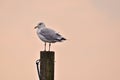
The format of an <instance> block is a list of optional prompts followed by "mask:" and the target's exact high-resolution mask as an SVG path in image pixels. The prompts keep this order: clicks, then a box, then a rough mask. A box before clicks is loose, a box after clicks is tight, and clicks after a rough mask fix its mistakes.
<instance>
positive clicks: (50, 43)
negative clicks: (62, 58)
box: [49, 43, 51, 51]
mask: <svg viewBox="0 0 120 80" xmlns="http://www.w3.org/2000/svg"><path fill="white" fill-rule="evenodd" d="M50 47H51V43H49V51H50Z"/></svg>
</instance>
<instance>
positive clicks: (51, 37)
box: [35, 22, 66, 51]
mask: <svg viewBox="0 0 120 80" xmlns="http://www.w3.org/2000/svg"><path fill="white" fill-rule="evenodd" d="M36 28H37V35H38V37H39V38H40V39H41V40H42V41H43V42H45V49H44V50H45V51H46V43H49V51H50V46H51V43H55V42H61V41H63V40H66V39H65V38H64V37H62V36H61V35H60V34H59V33H57V32H55V31H54V30H52V29H49V28H47V27H46V26H45V24H44V23H42V22H41V23H39V24H38V25H37V26H36V27H35V29H36Z"/></svg>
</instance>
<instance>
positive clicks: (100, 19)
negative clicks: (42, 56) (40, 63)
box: [0, 0, 120, 80]
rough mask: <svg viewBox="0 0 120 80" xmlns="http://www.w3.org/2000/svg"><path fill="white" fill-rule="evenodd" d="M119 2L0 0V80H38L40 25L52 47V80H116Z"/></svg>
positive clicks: (119, 59) (119, 64) (119, 56)
mask: <svg viewBox="0 0 120 80" xmlns="http://www.w3.org/2000/svg"><path fill="white" fill-rule="evenodd" d="M119 3H120V0H0V36H1V38H0V80H38V76H37V70H36V65H35V60H36V59H39V53H40V51H42V50H43V48H44V45H43V42H41V41H40V40H39V38H38V37H37V35H36V30H34V26H36V25H37V24H38V23H39V22H44V23H45V24H46V26H48V27H49V28H52V29H54V30H56V31H58V32H59V33H60V34H62V35H63V36H64V37H65V38H67V41H65V42H62V43H55V44H53V45H52V48H51V50H53V51H55V53H56V54H55V61H56V62H55V80H120V5H119Z"/></svg>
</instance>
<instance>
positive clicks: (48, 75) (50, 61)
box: [40, 51, 55, 80]
mask: <svg viewBox="0 0 120 80" xmlns="http://www.w3.org/2000/svg"><path fill="white" fill-rule="evenodd" d="M54 54H55V53H54V52H53V51H41V52H40V75H41V80H54Z"/></svg>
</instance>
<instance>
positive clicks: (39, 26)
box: [34, 22, 45, 29]
mask: <svg viewBox="0 0 120 80" xmlns="http://www.w3.org/2000/svg"><path fill="white" fill-rule="evenodd" d="M43 27H45V24H44V23H43V22H40V23H39V24H38V25H37V26H35V27H34V29H36V28H39V29H40V28H43Z"/></svg>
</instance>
